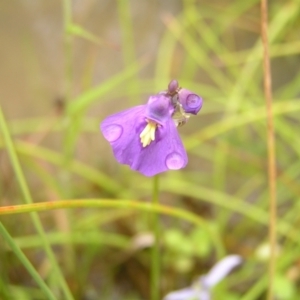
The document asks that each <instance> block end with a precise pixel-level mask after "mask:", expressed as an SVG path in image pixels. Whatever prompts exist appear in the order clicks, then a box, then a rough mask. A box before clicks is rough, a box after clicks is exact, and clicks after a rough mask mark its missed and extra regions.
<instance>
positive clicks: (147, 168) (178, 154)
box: [125, 119, 188, 176]
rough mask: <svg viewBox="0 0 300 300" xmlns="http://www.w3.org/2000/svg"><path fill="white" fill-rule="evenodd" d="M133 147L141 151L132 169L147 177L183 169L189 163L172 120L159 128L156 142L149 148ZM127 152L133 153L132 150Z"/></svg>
mask: <svg viewBox="0 0 300 300" xmlns="http://www.w3.org/2000/svg"><path fill="white" fill-rule="evenodd" d="M132 147H135V149H139V151H136V156H135V157H134V161H133V162H132V163H131V164H130V167H131V168H132V169H133V170H136V171H139V172H141V173H142V174H144V175H146V176H154V175H156V174H158V173H161V172H164V171H167V170H178V169H182V168H184V167H185V166H186V165H187V162H188V157H187V154H186V151H185V149H184V147H183V144H182V142H181V139H180V137H179V134H178V132H177V128H176V126H175V124H174V122H173V120H172V119H169V121H168V122H166V123H165V124H164V125H163V126H159V127H158V128H157V130H156V132H155V140H154V141H153V142H151V144H150V145H149V146H147V147H144V148H143V147H142V146H141V144H140V142H139V143H138V145H136V144H135V145H133V144H132V146H130V148H132ZM125 151H132V149H128V150H125Z"/></svg>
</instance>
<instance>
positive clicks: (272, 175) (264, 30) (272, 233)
mask: <svg viewBox="0 0 300 300" xmlns="http://www.w3.org/2000/svg"><path fill="white" fill-rule="evenodd" d="M261 36H262V43H263V68H264V93H265V99H266V109H267V145H268V181H269V212H270V221H269V222H270V223H269V243H270V259H269V285H268V295H267V299H268V300H272V299H273V298H274V277H275V270H276V218H277V217H276V214H277V212H276V155H275V134H274V122H273V111H272V79H271V67H270V56H269V44H268V6H267V0H261Z"/></svg>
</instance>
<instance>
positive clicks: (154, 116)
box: [146, 94, 174, 124]
mask: <svg viewBox="0 0 300 300" xmlns="http://www.w3.org/2000/svg"><path fill="white" fill-rule="evenodd" d="M173 111H174V108H173V106H172V103H171V97H170V96H167V95H164V94H157V95H155V96H151V97H150V98H149V100H148V104H147V109H146V116H147V118H148V119H149V120H152V121H154V122H156V123H158V124H163V123H164V122H166V121H167V119H169V118H170V116H171V114H172V113H173Z"/></svg>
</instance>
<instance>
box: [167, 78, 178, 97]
mask: <svg viewBox="0 0 300 300" xmlns="http://www.w3.org/2000/svg"><path fill="white" fill-rule="evenodd" d="M178 88H179V84H178V81H177V80H175V79H173V80H171V81H170V83H169V85H168V92H169V94H171V95H173V94H175V93H176V91H177V89H178Z"/></svg>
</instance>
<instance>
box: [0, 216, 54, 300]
mask: <svg viewBox="0 0 300 300" xmlns="http://www.w3.org/2000/svg"><path fill="white" fill-rule="evenodd" d="M0 234H1V235H2V236H3V238H4V240H5V241H6V243H7V244H8V245H9V246H10V248H11V249H12V251H13V252H14V253H15V255H16V256H17V257H18V258H19V259H20V261H21V262H22V264H23V266H24V267H25V268H26V269H27V271H28V272H29V273H30V274H31V276H32V277H33V279H34V280H35V282H36V283H37V284H38V285H39V286H40V288H41V290H42V291H43V292H44V294H45V295H46V296H47V299H50V300H55V299H56V297H55V296H54V295H53V293H52V292H51V290H50V289H49V287H48V286H47V285H46V283H45V282H44V280H43V279H42V278H41V276H40V274H39V273H38V272H37V271H36V270H35V268H34V267H33V266H32V264H31V263H30V261H29V260H28V258H27V257H26V256H25V255H24V253H23V252H22V250H21V249H20V248H19V247H18V246H17V244H16V243H15V242H14V240H13V238H12V237H11V236H10V234H9V233H8V231H7V230H6V228H5V227H4V226H3V224H2V223H1V222H0Z"/></svg>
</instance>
